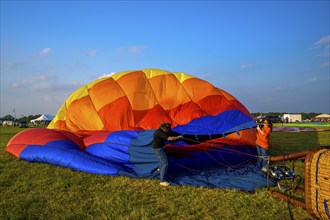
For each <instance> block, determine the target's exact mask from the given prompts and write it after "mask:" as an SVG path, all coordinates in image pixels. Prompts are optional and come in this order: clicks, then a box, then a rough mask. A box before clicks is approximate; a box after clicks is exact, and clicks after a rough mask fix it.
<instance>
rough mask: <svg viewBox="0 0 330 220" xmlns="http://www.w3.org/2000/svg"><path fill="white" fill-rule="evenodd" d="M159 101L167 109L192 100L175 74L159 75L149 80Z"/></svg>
mask: <svg viewBox="0 0 330 220" xmlns="http://www.w3.org/2000/svg"><path fill="white" fill-rule="evenodd" d="M149 82H150V86H151V87H152V90H153V92H154V95H155V97H156V100H157V103H158V104H160V105H161V106H162V107H163V108H164V109H165V110H171V109H172V108H175V107H177V106H179V105H182V104H185V103H187V102H190V101H191V100H190V98H189V97H188V95H187V94H186V91H185V89H184V88H183V87H182V85H181V83H180V82H179V81H178V80H177V78H176V77H175V76H174V75H172V74H171V75H159V76H156V77H153V78H151V79H150V80H149Z"/></svg>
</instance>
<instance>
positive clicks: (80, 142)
mask: <svg viewBox="0 0 330 220" xmlns="http://www.w3.org/2000/svg"><path fill="white" fill-rule="evenodd" d="M163 122H169V123H170V124H171V125H172V130H173V131H174V132H177V133H180V134H182V135H183V136H184V139H183V140H181V141H179V142H172V143H168V144H167V145H166V152H167V154H168V156H169V163H170V165H169V176H170V177H172V182H173V183H174V184H184V185H198V186H212V187H229V188H239V189H247V190H250V189H255V188H256V187H259V186H263V185H265V180H264V178H263V177H262V176H261V175H259V173H258V172H256V175H254V176H253V177H251V172H249V171H251V170H253V168H251V164H252V165H253V163H254V162H255V161H256V154H257V152H256V149H255V147H254V145H255V133H254V127H255V126H256V124H255V122H254V120H253V118H252V117H251V115H250V113H249V112H248V110H247V109H246V108H245V107H244V106H243V105H242V104H241V103H240V102H239V101H238V100H237V99H236V98H234V97H233V96H232V95H230V94H229V93H227V92H225V91H223V90H221V89H219V88H216V87H214V86H213V85H212V84H210V83H209V82H207V81H204V80H201V79H198V78H195V77H193V76H190V75H187V74H184V73H179V72H168V71H164V70H159V69H144V70H137V71H127V72H120V73H117V74H114V75H112V76H109V77H106V78H101V79H98V80H96V81H93V82H91V83H89V84H87V85H85V86H82V87H81V88H79V89H78V90H76V91H75V92H74V93H72V94H71V95H70V97H69V98H68V99H67V100H66V101H65V103H64V104H63V105H62V107H61V108H60V109H59V111H58V113H57V115H56V116H55V118H54V119H53V121H52V122H51V123H50V124H49V126H48V128H47V129H41V128H38V129H28V130H25V131H22V132H21V133H18V134H17V135H16V136H14V137H13V138H12V139H11V140H10V141H9V143H8V144H7V148H6V150H7V152H8V153H10V154H12V155H14V156H16V157H18V158H19V159H22V160H26V161H29V162H43V163H49V164H53V165H58V166H62V167H69V168H72V169H75V170H79V171H83V172H88V173H93V174H103V175H113V176H116V175H124V176H130V177H142V178H156V177H157V176H158V175H159V171H158V170H157V168H158V166H159V164H158V160H157V158H156V156H155V155H154V154H153V151H152V146H151V144H152V137H153V133H154V131H155V129H157V128H158V127H159V125H160V124H161V123H163ZM238 168H239V169H238ZM228 169H230V173H231V174H233V175H227V174H226V175H225V174H224V173H222V171H223V170H227V171H228ZM227 173H228V172H227ZM246 173H249V174H248V175H247V174H246ZM244 175H245V179H244V178H241V177H242V176H244ZM247 177H248V178H247ZM247 179H249V180H251V181H250V182H249V181H248V180H247ZM252 179H253V180H252ZM243 185H245V186H243Z"/></svg>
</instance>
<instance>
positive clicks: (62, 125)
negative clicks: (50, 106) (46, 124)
mask: <svg viewBox="0 0 330 220" xmlns="http://www.w3.org/2000/svg"><path fill="white" fill-rule="evenodd" d="M54 129H63V130H68V128H67V127H66V122H65V120H57V121H56V122H55V123H54Z"/></svg>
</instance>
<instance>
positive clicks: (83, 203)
mask: <svg viewBox="0 0 330 220" xmlns="http://www.w3.org/2000/svg"><path fill="white" fill-rule="evenodd" d="M320 129H329V127H320ZM22 130H23V129H21V128H11V127H1V128H0V138H1V147H0V149H1V150H0V219H230V220H233V219H235V220H236V219H265V220H266V219H280V220H285V219H290V218H291V217H290V214H291V215H292V217H293V219H306V218H307V219H308V218H312V217H311V216H310V215H309V214H308V212H307V211H305V210H304V209H302V208H300V207H297V206H294V205H289V204H288V203H287V202H284V201H281V200H279V199H277V198H275V197H272V196H271V195H270V194H269V193H268V192H267V189H266V188H260V189H257V190H256V191H255V192H243V191H238V190H233V189H218V188H215V189H211V188H199V187H188V186H175V187H174V186H171V187H161V186H159V181H157V180H147V179H134V178H127V177H112V176H102V175H92V174H87V173H82V172H78V171H73V170H71V169H67V168H62V167H56V166H52V165H49V164H39V163H27V162H25V161H21V160H18V159H17V158H15V157H13V156H11V155H9V154H8V153H6V151H5V148H6V144H7V142H8V141H9V140H10V138H11V137H13V136H14V135H15V134H16V133H18V132H19V131H22ZM319 146H330V131H325V132H300V133H294V132H286V133H285V132H273V133H272V136H271V144H270V150H269V153H270V155H280V154H286V153H292V152H297V151H303V150H307V149H312V148H316V147H319ZM296 163H297V164H296V165H295V166H296V167H298V169H297V170H300V171H301V170H303V169H302V167H303V163H302V162H296ZM299 167H300V168H299ZM302 175H303V174H302Z"/></svg>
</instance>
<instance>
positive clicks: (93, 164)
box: [20, 140, 121, 176]
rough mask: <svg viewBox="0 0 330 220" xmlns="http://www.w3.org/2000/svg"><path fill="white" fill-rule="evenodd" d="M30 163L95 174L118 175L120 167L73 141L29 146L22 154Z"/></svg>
mask: <svg viewBox="0 0 330 220" xmlns="http://www.w3.org/2000/svg"><path fill="white" fill-rule="evenodd" d="M20 159H22V160H26V161H29V162H40V163H49V164H52V165H56V166H61V167H69V168H71V169H74V170H79V171H84V172H88V173H93V174H103V175H113V176H115V175H117V172H118V170H119V169H121V168H120V167H119V166H117V165H116V164H114V163H111V162H110V161H107V160H104V159H102V158H99V157H96V156H93V155H90V154H88V153H86V152H83V151H81V150H80V148H79V147H78V146H76V145H75V144H74V143H73V142H71V141H66V140H58V141H52V142H49V143H47V144H45V145H44V146H40V145H29V146H27V147H26V148H25V149H24V150H23V151H22V152H21V154H20Z"/></svg>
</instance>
